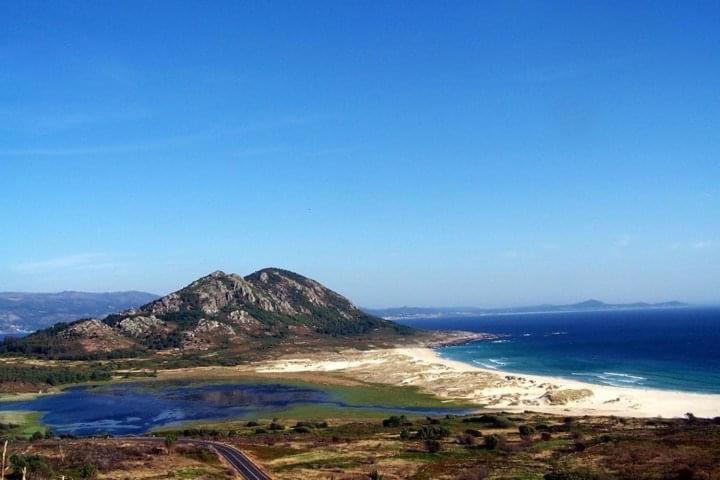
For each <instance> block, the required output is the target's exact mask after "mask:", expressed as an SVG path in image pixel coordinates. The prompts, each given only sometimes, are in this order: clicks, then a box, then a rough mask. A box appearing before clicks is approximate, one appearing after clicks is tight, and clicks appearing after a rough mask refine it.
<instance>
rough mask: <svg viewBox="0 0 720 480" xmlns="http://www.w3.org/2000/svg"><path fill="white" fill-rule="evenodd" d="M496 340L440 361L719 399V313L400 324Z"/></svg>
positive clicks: (448, 352) (452, 351) (453, 350)
mask: <svg viewBox="0 0 720 480" xmlns="http://www.w3.org/2000/svg"><path fill="white" fill-rule="evenodd" d="M402 323H405V324H407V325H411V326H415V327H420V328H428V329H457V330H470V331H474V332H488V333H494V334H498V335H501V338H498V339H497V340H492V341H482V342H475V343H470V344H466V345H460V346H452V347H444V348H441V349H440V350H439V351H440V353H441V355H443V356H445V357H447V358H451V359H453V360H460V361H463V362H467V363H472V364H475V365H477V366H480V367H483V368H489V369H497V370H503V371H509V372H517V373H530V374H539V375H549V376H555V377H565V378H569V379H574V380H580V381H585V382H591V383H597V384H603V385H613V386H621V387H641V388H658V389H667V390H683V391H691V392H706V393H720V307H706V308H699V307H698V308H695V307H688V308H668V309H647V310H611V311H586V312H563V313H534V314H514V315H487V316H477V317H462V318H432V319H418V320H412V321H404V322H402Z"/></svg>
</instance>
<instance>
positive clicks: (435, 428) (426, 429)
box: [415, 425, 450, 440]
mask: <svg viewBox="0 0 720 480" xmlns="http://www.w3.org/2000/svg"><path fill="white" fill-rule="evenodd" d="M448 435H450V430H448V428H447V427H444V426H442V425H423V426H422V427H420V429H419V430H418V431H417V433H415V437H416V438H419V439H421V440H438V439H440V438H445V437H447V436H448Z"/></svg>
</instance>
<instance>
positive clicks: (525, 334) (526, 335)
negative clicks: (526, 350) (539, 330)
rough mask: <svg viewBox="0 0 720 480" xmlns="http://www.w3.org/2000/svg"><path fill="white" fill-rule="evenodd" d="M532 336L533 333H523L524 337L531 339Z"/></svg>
mask: <svg viewBox="0 0 720 480" xmlns="http://www.w3.org/2000/svg"><path fill="white" fill-rule="evenodd" d="M531 335H532V333H523V337H529V336H531Z"/></svg>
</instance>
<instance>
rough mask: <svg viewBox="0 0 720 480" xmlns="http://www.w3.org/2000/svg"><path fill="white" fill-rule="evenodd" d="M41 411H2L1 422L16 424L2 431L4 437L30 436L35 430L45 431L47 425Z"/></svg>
mask: <svg viewBox="0 0 720 480" xmlns="http://www.w3.org/2000/svg"><path fill="white" fill-rule="evenodd" d="M41 416H42V414H41V413H40V412H32V411H22V410H18V411H12V412H0V423H4V424H12V425H15V426H14V427H13V428H11V429H10V430H4V431H2V432H0V435H2V436H3V437H6V438H7V437H30V436H31V435H32V434H33V433H35V432H42V433H45V425H44V424H43V423H42V420H41Z"/></svg>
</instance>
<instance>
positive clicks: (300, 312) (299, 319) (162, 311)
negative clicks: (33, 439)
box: [28, 268, 410, 351]
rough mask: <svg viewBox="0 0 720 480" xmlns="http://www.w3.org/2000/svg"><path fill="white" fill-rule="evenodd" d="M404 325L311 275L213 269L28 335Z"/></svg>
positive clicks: (369, 331) (127, 343)
mask: <svg viewBox="0 0 720 480" xmlns="http://www.w3.org/2000/svg"><path fill="white" fill-rule="evenodd" d="M409 330H410V329H408V328H406V327H401V326H399V325H396V324H394V323H392V322H390V321H388V320H382V319H380V318H377V317H373V316H371V315H368V314H367V313H365V312H363V311H361V310H359V309H358V308H357V307H355V306H354V305H353V304H352V303H350V301H349V300H347V299H346V298H344V297H343V296H342V295H340V294H338V293H336V292H334V291H332V290H330V289H328V288H326V287H324V286H323V285H321V284H320V283H319V282H317V281H315V280H311V279H309V278H306V277H303V276H302V275H298V274H297V273H293V272H289V271H287V270H281V269H277V268H267V269H264V270H260V271H258V272H255V273H253V274H251V275H248V276H247V277H242V276H240V275H236V274H227V273H224V272H222V271H215V272H213V273H211V274H209V275H207V276H205V277H202V278H199V279H198V280H196V281H194V282H192V283H191V284H190V285H188V286H187V287H185V288H182V289H180V290H178V291H177V292H173V293H171V294H169V295H166V296H164V297H162V298H159V299H157V300H155V301H153V302H151V303H149V304H147V305H144V306H142V307H139V308H135V309H132V310H128V311H126V312H123V313H120V314H114V315H110V316H108V317H107V318H106V319H104V320H102V321H100V320H86V321H82V322H76V323H73V324H70V325H68V326H66V327H64V328H61V329H60V330H59V331H58V330H57V329H51V330H48V331H46V332H45V331H40V332H38V333H37V334H34V335H31V336H29V337H28V338H29V339H30V341H38V340H39V339H42V338H45V337H48V338H49V337H52V336H55V335H59V336H60V337H61V338H63V339H66V340H69V339H73V341H74V342H75V343H76V344H78V345H80V346H82V348H84V349H86V350H87V349H88V348H90V347H88V345H89V343H88V341H89V340H92V341H93V342H94V343H95V344H98V345H100V344H101V345H102V347H101V348H108V349H109V350H110V351H112V350H114V349H120V348H122V349H129V348H134V349H139V350H178V349H179V350H183V349H192V350H196V349H202V350H206V349H210V348H214V347H218V348H221V347H222V348H232V347H233V346H242V345H245V346H247V345H248V344H252V343H253V342H259V343H262V344H264V345H266V344H267V339H268V337H269V338H277V339H290V338H296V337H305V338H309V337H322V336H332V337H343V336H358V335H377V334H379V333H382V334H383V337H384V338H388V337H390V338H391V337H392V335H398V334H406V333H408V331H409ZM43 335H45V337H43ZM99 339H102V341H100V340H99ZM260 339H263V340H262V342H261V341H260ZM43 341H44V340H43ZM90 343H92V342H90ZM66 347H67V345H66ZM50 348H51V347H50ZM68 348H69V349H72V347H71V346H70V347H67V348H66V349H68ZM92 349H93V351H97V348H96V347H95V346H93V347H92Z"/></svg>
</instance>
